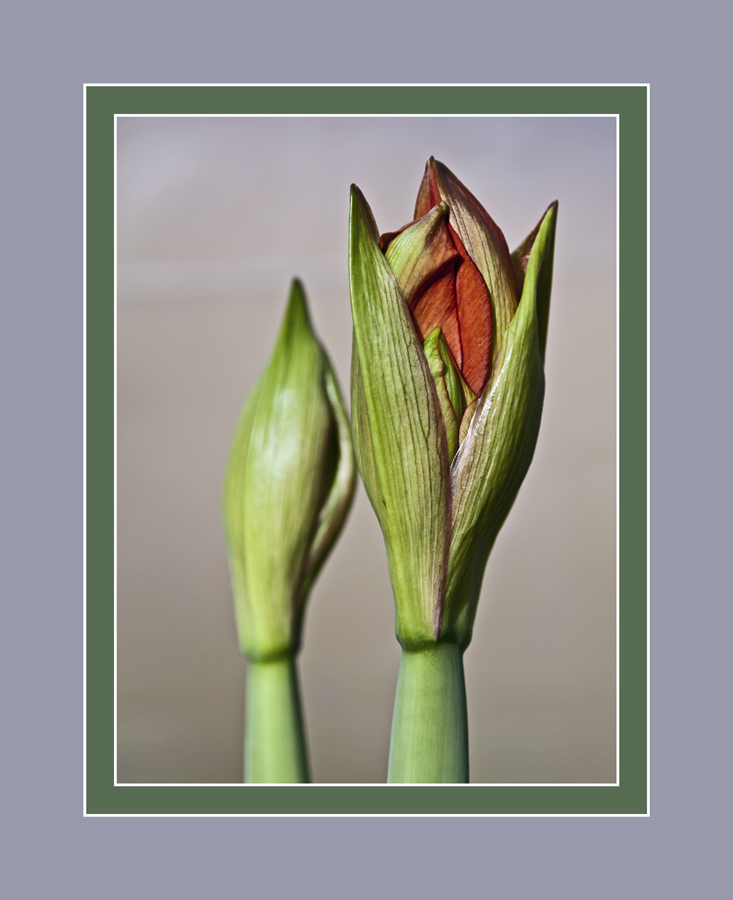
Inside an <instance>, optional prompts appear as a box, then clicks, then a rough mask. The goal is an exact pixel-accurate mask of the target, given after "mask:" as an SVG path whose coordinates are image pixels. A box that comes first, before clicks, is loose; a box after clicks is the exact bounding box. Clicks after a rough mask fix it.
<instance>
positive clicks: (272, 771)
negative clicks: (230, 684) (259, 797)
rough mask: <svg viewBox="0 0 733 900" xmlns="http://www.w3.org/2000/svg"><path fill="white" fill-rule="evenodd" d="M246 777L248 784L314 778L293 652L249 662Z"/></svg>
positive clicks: (246, 716) (293, 781)
mask: <svg viewBox="0 0 733 900" xmlns="http://www.w3.org/2000/svg"><path fill="white" fill-rule="evenodd" d="M244 780H245V781H246V782H247V783H248V784H263V783H266V784H299V783H303V782H308V781H309V780H310V778H309V775H308V754H307V752H306V744H305V731H304V729H303V714H302V712H301V706H300V687H299V685H298V673H297V670H296V667H295V657H294V656H292V655H289V654H288V655H285V656H279V657H277V658H276V659H270V660H266V661H264V662H251V661H250V663H249V666H248V670H247V705H246V708H245V726H244Z"/></svg>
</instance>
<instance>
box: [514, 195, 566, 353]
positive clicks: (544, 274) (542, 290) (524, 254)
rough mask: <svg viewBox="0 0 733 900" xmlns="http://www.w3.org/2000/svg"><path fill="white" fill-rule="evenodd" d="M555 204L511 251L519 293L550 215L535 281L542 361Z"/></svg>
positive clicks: (546, 322)
mask: <svg viewBox="0 0 733 900" xmlns="http://www.w3.org/2000/svg"><path fill="white" fill-rule="evenodd" d="M557 205H558V204H557V200H555V201H554V203H551V204H550V205H549V206H548V207H547V209H546V210H545V212H544V213H543V215H542V218H541V219H540V220H539V222H538V223H537V224H536V225H535V227H534V228H533V229H532V231H531V232H530V233H529V234H528V235H527V237H526V238H525V239H524V240H523V241H522V243H521V244H520V245H519V246H518V247H517V249H516V250H514V251H513V253H512V265H513V266H514V275H515V278H516V281H517V290H518V291H519V293H520V294H521V293H522V290H523V287H524V280H525V276H526V271H527V264H528V263H529V258H530V255H531V253H532V248H533V247H534V242H535V241H536V240H537V234H538V232H539V230H540V225H542V223H543V222H544V221H545V219H546V217H547V216H548V215H551V224H550V226H549V227H550V230H549V233H548V235H547V246H546V248H545V261H544V262H543V264H542V266H541V269H540V273H539V278H538V281H537V330H538V332H539V344H540V355H541V356H542V359H543V361H544V358H545V346H546V344H547V325H548V322H549V319H550V293H551V291H552V268H553V259H554V256H555V229H556V227H557Z"/></svg>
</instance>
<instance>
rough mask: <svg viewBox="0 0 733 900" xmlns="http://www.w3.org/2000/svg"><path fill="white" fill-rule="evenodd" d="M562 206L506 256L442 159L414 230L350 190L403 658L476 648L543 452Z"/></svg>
mask: <svg viewBox="0 0 733 900" xmlns="http://www.w3.org/2000/svg"><path fill="white" fill-rule="evenodd" d="M556 211H557V204H556V203H554V204H552V205H551V206H550V207H549V208H548V209H547V211H546V212H545V214H544V216H543V218H542V219H541V220H540V223H539V224H538V225H537V227H536V228H535V229H534V230H533V231H532V233H531V234H530V235H529V237H528V238H527V239H526V240H525V241H524V242H523V243H522V244H521V245H520V247H519V248H518V250H517V251H516V252H515V254H510V253H509V249H508V247H507V245H506V241H505V239H504V235H503V234H502V232H501V230H500V229H499V228H498V226H497V225H496V224H495V223H494V221H493V220H492V219H491V217H490V216H489V215H488V213H487V212H486V210H485V209H484V208H483V206H481V204H480V203H479V202H478V200H476V198H475V197H474V196H473V195H472V194H471V193H470V192H469V191H468V190H467V188H466V187H465V186H464V185H463V184H461V182H460V181H458V179H457V178H456V177H455V175H453V173H452V172H450V170H448V169H447V168H446V167H445V166H443V165H442V164H441V163H439V162H436V161H435V160H434V159H431V160H430V161H429V162H428V164H427V166H426V171H425V177H424V178H423V182H422V184H421V186H420V190H419V193H418V199H417V204H416V207H415V219H414V221H413V222H411V223H409V224H408V225H406V226H405V227H404V228H402V229H400V231H398V232H392V233H388V234H385V235H382V237H381V238H380V237H379V234H378V232H377V228H376V225H375V223H374V219H373V217H372V214H371V210H370V209H369V206H368V204H367V202H366V200H365V199H364V197H363V195H362V194H361V192H360V191H359V190H358V188H356V187H355V186H352V196H351V218H350V246H349V277H350V287H351V306H352V315H353V321H354V352H353V357H352V417H353V420H354V444H355V451H356V458H357V463H358V465H359V470H360V472H361V474H362V479H363V481H364V484H365V487H366V490H367V494H368V496H369V499H370V501H371V503H372V506H373V507H374V509H375V512H376V514H377V518H378V520H379V523H380V525H381V527H382V531H383V534H384V538H385V544H386V548H387V556H388V560H389V566H390V575H391V578H392V585H393V590H394V594H395V606H396V630H397V636H398V638H399V640H400V642H401V643H402V644H403V646H405V647H407V648H417V647H420V646H424V645H427V644H430V643H435V642H436V641H453V642H456V643H458V644H459V645H460V646H462V647H465V646H467V645H468V643H469V641H470V639H471V632H472V628H473V620H474V616H475V610H476V603H477V601H478V595H479V591H480V587H481V581H482V578H483V572H484V568H485V565H486V561H487V559H488V555H489V552H490V550H491V547H492V546H493V543H494V540H495V538H496V535H497V533H498V531H499V529H500V527H501V525H502V524H503V522H504V519H505V518H506V516H507V514H508V512H509V509H510V508H511V506H512V503H513V502H514V499H515V497H516V494H517V492H518V490H519V487H520V485H521V483H522V481H523V479H524V476H525V475H526V473H527V470H528V468H529V465H530V462H531V460H532V455H533V453H534V447H535V444H536V441H537V434H538V430H539V423H540V417H541V412H542V402H543V397H544V365H543V361H544V345H545V339H546V334H547V318H548V311H549V299H550V287H551V279H552V257H553V249H554V234H555V221H556Z"/></svg>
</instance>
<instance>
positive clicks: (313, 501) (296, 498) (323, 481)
mask: <svg viewBox="0 0 733 900" xmlns="http://www.w3.org/2000/svg"><path fill="white" fill-rule="evenodd" d="M354 481H355V466H354V457H353V450H352V443H351V432H350V428H349V420H348V416H347V413H346V410H345V408H344V403H343V399H342V397H341V392H340V390H339V386H338V383H337V381H336V376H335V374H334V371H333V368H332V367H331V363H330V361H329V359H328V357H327V356H326V353H325V351H324V350H323V348H322V347H321V345H320V344H319V342H318V340H317V338H316V336H315V334H314V333H313V328H312V326H311V323H310V319H309V317H308V309H307V306H306V300H305V295H304V293H303V287H302V285H301V284H300V282H298V281H294V282H293V285H292V289H291V291H290V298H289V301H288V306H287V310H286V312H285V316H284V318H283V322H282V326H281V328H280V333H279V335H278V338H277V343H276V344H275V349H274V352H273V354H272V357H271V359H270V362H269V363H268V365H267V368H266V369H265V371H264V372H263V373H262V375H261V376H260V379H259V380H258V382H257V384H256V385H255V387H254V388H253V390H252V392H251V394H250V396H249V398H248V399H247V402H246V404H245V406H244V409H243V411H242V415H241V418H240V421H239V425H238V427H237V431H236V434H235V436H234V441H233V443H232V448H231V452H230V456H229V463H228V466H227V471H226V475H225V479H224V492H223V500H222V509H223V519H224V532H225V535H226V539H227V551H228V557H229V567H230V571H231V576H232V586H233V590H234V602H235V610H236V617H237V628H238V632H239V640H240V644H241V647H242V650H243V652H244V653H245V654H246V655H247V656H248V657H249V659H251V660H255V661H263V660H267V659H273V658H275V657H277V656H280V655H282V654H284V653H292V652H294V651H295V650H297V649H298V645H299V642H300V631H301V622H302V616H303V610H304V607H305V602H306V599H307V597H308V592H309V590H310V587H311V585H312V584H313V581H314V579H315V577H316V575H317V574H318V571H319V569H320V567H321V565H322V563H323V561H324V559H325V557H326V555H327V554H328V552H329V550H330V548H331V546H332V544H333V542H334V541H335V539H336V537H337V535H338V533H339V531H340V530H341V526H342V525H343V523H344V519H345V518H346V514H347V512H348V509H349V506H350V504H351V500H352V497H353V492H354Z"/></svg>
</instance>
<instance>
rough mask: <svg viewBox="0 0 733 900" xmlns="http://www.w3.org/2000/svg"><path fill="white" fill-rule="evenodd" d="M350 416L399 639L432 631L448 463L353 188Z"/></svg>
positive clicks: (445, 530)
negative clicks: (386, 566)
mask: <svg viewBox="0 0 733 900" xmlns="http://www.w3.org/2000/svg"><path fill="white" fill-rule="evenodd" d="M349 231H350V240H349V282H350V288H351V308H352V316H353V321H354V351H355V352H354V362H353V364H352V379H351V384H352V420H353V423H354V425H353V430H354V442H355V445H356V456H357V463H358V465H359V468H360V471H361V472H362V478H363V480H364V483H365V487H366V490H367V494H368V496H369V499H370V501H371V503H372V506H373V507H374V511H375V513H376V515H377V519H378V520H379V524H380V526H381V528H382V532H383V534H384V539H385V545H386V548H387V557H388V562H389V569H390V576H391V580H392V587H393V591H394V595H395V610H396V631H397V637H398V639H399V640H400V642H401V643H402V644H403V646H412V647H414V646H422V645H424V644H426V643H431V642H433V641H435V639H436V637H437V635H438V632H439V629H440V619H441V610H442V601H443V590H444V584H445V564H446V558H447V548H448V539H449V529H450V525H449V498H448V483H449V466H448V451H447V445H446V440H445V429H444V426H443V418H442V414H441V410H440V404H439V402H438V396H437V393H436V389H435V384H434V382H433V378H432V375H431V373H430V368H429V366H428V363H427V360H426V358H425V354H424V353H423V349H422V346H421V343H420V340H419V339H418V336H417V334H416V331H415V327H414V325H413V322H412V318H411V316H410V312H409V310H408V308H407V304H406V302H405V299H404V295H403V293H402V289H401V288H400V285H399V282H398V281H397V279H396V277H395V274H394V272H393V270H392V268H391V267H390V265H389V263H388V262H387V260H386V258H385V256H384V254H383V253H382V251H381V250H380V248H379V234H378V232H377V228H376V224H375V222H374V218H373V216H372V213H371V210H370V209H369V206H368V204H367V202H366V200H365V199H364V197H363V195H362V194H361V192H360V191H359V189H358V188H356V186H354V185H352V188H351V211H350V226H349Z"/></svg>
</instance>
